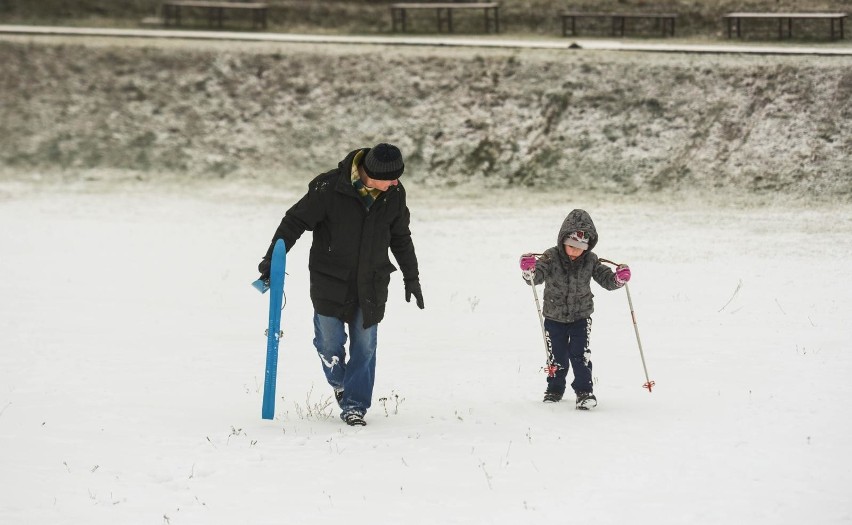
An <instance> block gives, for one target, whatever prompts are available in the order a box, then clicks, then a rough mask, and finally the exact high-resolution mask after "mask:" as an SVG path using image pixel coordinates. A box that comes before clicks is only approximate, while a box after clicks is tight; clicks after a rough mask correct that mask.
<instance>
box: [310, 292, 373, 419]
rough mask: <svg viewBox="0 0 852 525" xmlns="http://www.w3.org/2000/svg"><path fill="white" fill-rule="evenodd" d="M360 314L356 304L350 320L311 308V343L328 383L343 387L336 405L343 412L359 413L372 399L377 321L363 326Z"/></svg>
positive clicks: (362, 318) (337, 388) (364, 412)
mask: <svg viewBox="0 0 852 525" xmlns="http://www.w3.org/2000/svg"><path fill="white" fill-rule="evenodd" d="M346 324H349V337H350V338H351V341H350V343H349V359H348V360H347V359H346V349H345V345H346V330H345V326H344V325H346ZM363 324H364V316H363V313H362V312H361V309H360V308H359V309H358V311H357V312H356V313H355V319H354V320H353V321H352V322H351V323H344V322H343V321H341V320H340V319H338V318H336V317H326V316H324V315H320V314H318V313H316V312H314V346H315V347H316V349H317V353H318V354H319V356H320V360H321V361H322V370H323V372H324V373H325V378H326V380H327V381H328V384H329V385H331V386H332V387H333V388H334V389H335V390H341V389H342V390H343V400H342V401H341V402H340V408H341V409H342V410H343V414H348V413H352V412H355V413H358V414H361V415H362V416H363V415H364V414H366V413H367V409H368V408H370V405H371V404H372V401H373V383H375V380H376V332H377V328H378V325H375V324H374V325H373V326H371V327H369V328H364V327H363Z"/></svg>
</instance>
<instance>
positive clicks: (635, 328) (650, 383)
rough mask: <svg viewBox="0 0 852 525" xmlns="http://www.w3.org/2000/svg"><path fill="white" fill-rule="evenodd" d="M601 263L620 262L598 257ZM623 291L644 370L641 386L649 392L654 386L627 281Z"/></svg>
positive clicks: (616, 265) (614, 264)
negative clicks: (649, 376)
mask: <svg viewBox="0 0 852 525" xmlns="http://www.w3.org/2000/svg"><path fill="white" fill-rule="evenodd" d="M600 261H601V262H602V263H607V264H611V265H613V266H615V267H616V268H617V267H619V266H621V265H620V264H617V263H614V262H612V261H610V260H608V259H603V258H602V259H600ZM624 291H626V292H627V305H628V306H629V307H630V318H631V319H633V331H634V332H635V333H636V343H637V344H638V345H639V357H640V358H641V359H642V369H643V370H644V371H645V384H644V385H642V388H647V389H648V393H651V391H652V389H653V388H654V385H655V384H656V383H654V382H653V381H651V380H650V379H649V378H648V367H647V366H646V365H645V352H643V351H642V339H640V338H639V325H638V324H637V323H636V312H635V311H634V310H633V299H632V298H631V297H630V287H629V286H628V285H627V283H624Z"/></svg>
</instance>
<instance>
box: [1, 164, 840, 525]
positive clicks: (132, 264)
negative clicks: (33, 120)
mask: <svg viewBox="0 0 852 525" xmlns="http://www.w3.org/2000/svg"><path fill="white" fill-rule="evenodd" d="M306 182H307V181H306V180H305V181H299V182H298V185H296V184H294V185H292V187H289V188H283V189H277V190H275V191H274V192H272V193H271V194H269V193H267V194H264V192H263V188H260V187H251V185H249V184H229V185H225V184H213V185H211V186H208V187H206V188H200V187H191V186H178V185H167V186H161V187H159V188H152V187H151V186H150V184H143V183H138V184H137V183H132V182H128V183H124V184H121V185H118V186H115V187H110V188H105V187H97V188H95V189H86V188H85V187H83V186H81V185H80V184H72V183H68V184H50V183H36V184H34V185H33V184H29V183H27V184H20V183H19V184H11V183H8V184H4V185H3V186H2V187H0V223H2V225H3V227H2V229H0V247H1V248H0V254H2V255H1V256H0V297H2V300H0V523H3V524H28V525H29V524H36V525H39V524H64V523H68V524H83V523H85V524H89V525H91V524H110V525H113V524H136V523H139V524H142V523H156V524H159V523H167V524H171V525H177V524H182V523H193V524H219V523H222V524H235V523H251V524H266V523H292V524H308V523H370V524H377V523H388V524H390V523H413V524H452V523H464V524H467V523H477V524H478V523H494V524H512V525H515V524H526V523H537V524H540V523H544V522H551V521H554V520H556V521H558V522H565V523H594V524H618V525H622V524H626V523H631V524H655V525H656V524H685V523H688V524H719V523H748V524H773V525H775V524H787V523H789V524H801V523H819V524H835V523H849V522H852V497H850V490H849V487H850V486H852V448H850V446H849V435H850V431H852V410H850V408H849V400H850V399H852V381H850V376H852V353H850V351H849V350H850V343H852V329H850V324H849V320H848V316H849V314H850V312H852V293H850V289H852V288H850V285H849V282H848V280H849V279H850V277H852V262H850V260H852V207H850V206H848V205H846V206H840V205H820V206H818V207H817V206H810V207H809V206H807V205H804V204H793V205H780V204H775V205H772V204H770V205H760V206H748V207H746V208H745V209H742V210H738V209H737V208H736V207H734V206H724V205H717V204H713V203H707V202H704V201H703V200H702V199H700V198H684V199H670V198H663V197H658V198H652V197H642V198H640V199H636V200H633V199H630V198H627V197H620V198H618V199H617V200H611V199H605V198H601V197H598V196H592V197H587V196H584V195H581V194H567V193H566V194H558V195H553V194H551V195H541V194H534V193H526V192H508V191H505V192H495V191H491V190H488V191H487V192H486V191H483V192H482V194H480V195H476V192H471V191H468V192H467V193H468V194H467V195H466V198H465V196H463V195H461V194H460V193H465V192H460V193H455V192H450V191H449V190H447V189H441V190H439V189H435V188H432V189H428V190H427V189H425V188H419V187H416V186H411V187H409V196H410V206H411V208H412V214H413V223H412V230H413V232H414V239H415V244H416V247H417V250H418V255H419V259H420V264H421V273H422V284H423V290H424V296H425V301H426V310H424V311H420V310H418V309H417V308H416V307H415V306H414V305H413V304H406V303H405V302H404V300H403V291H402V285H401V282H400V277H399V274H398V273H397V274H394V280H393V281H392V283H391V302H390V304H389V308H388V315H387V317H386V319H385V321H384V322H383V323H382V324H381V325H380V328H379V353H378V359H379V362H378V378H377V383H376V391H375V397H374V407H373V409H372V410H371V411H370V412H369V413H368V416H367V421H368V423H369V425H368V426H367V427H364V428H350V427H347V426H346V425H345V424H344V423H342V422H341V421H340V420H339V418H338V417H337V412H336V411H335V410H332V409H331V408H328V409H326V410H323V409H322V406H323V405H328V404H329V402H330V400H329V397H330V394H331V391H330V389H329V388H328V386H327V385H326V384H325V383H324V380H323V377H322V372H321V368H320V363H319V360H318V359H317V357H316V354H315V352H314V350H313V347H312V345H311V339H312V327H311V323H310V317H311V313H312V312H311V308H310V303H309V300H308V290H307V268H306V261H307V253H308V247H309V243H310V237H309V236H305V237H303V239H302V240H301V242H300V243H299V244H297V245H296V247H295V248H294V250H293V251H292V252H291V253H290V257H289V261H288V270H289V275H288V278H287V305H286V307H285V309H284V315H283V328H284V331H285V336H284V339H283V343H282V348H281V354H280V360H279V376H278V394H279V398H278V402H277V406H276V418H275V420H273V421H264V420H262V419H261V418H260V408H261V395H262V377H263V367H264V359H265V344H266V342H265V338H264V335H263V331H264V328H265V322H266V321H265V319H266V308H267V302H266V300H267V297H266V296H261V295H259V294H258V293H257V292H256V291H254V290H253V289H252V288H251V287H250V286H249V282H250V281H251V280H253V279H254V278H255V277H256V272H255V267H256V264H257V262H258V259H259V257H260V256H261V255H262V254H263V252H264V250H265V248H266V246H267V242H268V240H269V237H270V235H271V234H272V232H273V231H274V229H275V227H276V225H277V223H278V221H279V219H280V217H281V215H282V214H283V212H284V211H285V210H286V208H287V207H289V205H290V204H291V203H292V202H294V201H295V199H296V198H297V197H298V196H299V195H300V194H301V192H302V191H303V189H304V187H305V184H306ZM94 184H96V185H97V184H100V183H94ZM439 193H440V194H439ZM575 207H582V208H585V209H586V210H588V211H589V212H590V213H591V214H592V217H593V218H594V219H595V221H596V224H597V227H598V231H599V232H600V234H601V242H600V243H599V245H598V247H597V249H596V252H597V253H598V254H599V255H601V256H603V257H606V258H609V259H613V260H616V261H619V262H627V263H629V264H630V265H631V267H632V269H633V276H634V278H633V280H632V281H631V283H630V284H631V293H632V296H633V301H634V306H635V309H636V314H637V319H638V323H639V331H640V334H641V336H642V342H643V345H644V349H645V357H646V360H647V365H648V370H649V373H650V376H651V379H653V380H655V381H656V388H655V389H654V391H653V393H650V394H649V393H648V392H647V391H646V390H644V389H643V388H642V384H643V383H644V382H645V377H644V373H643V370H642V363H641V361H640V358H639V352H638V348H637V344H636V339H635V336H634V332H633V325H632V323H631V320H630V314H629V309H628V306H627V299H626V296H625V293H624V292H623V291H616V292H606V291H604V290H603V289H600V288H597V290H599V292H597V297H596V307H597V311H596V313H595V315H594V329H593V332H592V351H593V362H594V366H595V372H594V375H595V378H596V393H597V396H598V399H599V403H600V404H599V406H598V408H597V409H595V410H594V411H591V412H579V411H576V410H574V407H573V404H572V403H570V402H569V403H565V402H563V403H559V404H548V405H545V404H543V403H542V402H541V394H542V393H543V391H544V387H545V379H544V374H543V373H542V372H541V366H542V365H543V363H544V350H543V347H542V343H541V334H540V331H539V326H538V321H537V318H536V312H535V306H534V302H533V297H532V294H531V291H530V288H528V287H527V286H525V285H524V284H523V283H522V281H521V278H520V276H519V271H518V269H517V260H518V256H519V254H521V253H522V252H525V251H540V250H543V249H545V248H547V247H549V246H551V245H552V244H553V243H554V242H555V237H556V233H557V229H558V227H559V225H560V223H561V220H562V219H563V217H564V216H565V215H566V214H567V213H568V211H570V210H571V209H572V208H575ZM380 398H382V399H383V400H384V401H383V400H382V399H380Z"/></svg>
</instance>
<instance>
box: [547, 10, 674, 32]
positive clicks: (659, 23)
mask: <svg viewBox="0 0 852 525" xmlns="http://www.w3.org/2000/svg"><path fill="white" fill-rule="evenodd" d="M560 16H561V17H562V36H568V35H569V34H570V35H576V34H577V19H578V18H597V19H605V20H606V19H608V20H610V23H611V29H610V32H611V34H612V35H618V36H624V31H625V26H626V21H627V20H652V21H654V23H655V25H656V27H657V29H661V30H662V33H663V36H666V35H670V36H674V33H675V20H677V15H676V14H673V13H583V12H570V11H569V12H564V13H560ZM569 31H570V32H569Z"/></svg>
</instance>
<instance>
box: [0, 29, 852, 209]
mask: <svg viewBox="0 0 852 525" xmlns="http://www.w3.org/2000/svg"><path fill="white" fill-rule="evenodd" d="M202 47H203V48H202ZM0 63H3V66H4V75H3V78H2V80H0V117H2V118H0V165H2V166H4V167H11V168H12V169H13V170H17V171H25V172H32V171H55V170H59V169H66V170H70V171H72V172H75V173H80V172H83V173H84V174H85V176H91V172H92V171H98V170H133V171H135V172H136V173H137V174H138V176H139V177H141V178H145V179H155V180H156V179H158V178H159V177H160V175H161V174H162V173H177V174H188V175H191V176H193V177H197V178H205V179H210V178H227V179H239V178H244V177H252V178H256V179H263V180H267V181H272V180H277V179H278V177H280V176H281V174H282V173H298V174H304V173H316V172H318V171H319V170H324V169H327V168H328V166H329V162H333V161H335V160H338V158H339V156H340V155H341V151H348V149H349V148H354V147H358V146H361V145H367V144H374V143H376V142H378V141H379V140H387V141H390V142H394V143H395V144H398V145H399V146H400V148H401V149H402V151H403V152H404V153H405V154H406V159H407V166H408V173H407V175H408V176H409V177H410V179H409V180H417V181H422V182H424V183H426V184H433V185H442V186H443V185H446V184H461V183H464V182H467V181H471V180H473V181H478V182H481V183H484V184H486V185H488V186H491V187H506V186H508V185H525V186H526V185H529V186H543V187H554V186H555V187H559V188H567V189H570V190H572V191H588V190H606V191H610V192H613V193H619V194H631V193H634V192H638V193H645V192H652V191H657V190H661V189H670V188H677V189H690V190H691V189H694V188H704V189H707V190H713V191H715V190H717V189H719V188H730V189H733V190H735V191H739V192H756V193H764V194H776V193H778V192H783V193H786V194H789V195H795V196H807V197H809V198H813V197H817V196H819V197H821V198H824V199H826V200H835V199H836V200H845V201H847V202H848V200H849V197H850V195H852V177H850V176H849V174H850V165H852V154H850V152H852V138H850V137H852V67H851V66H852V57H849V56H846V57H842V56H839V57H783V56H739V55H700V56H695V55H685V54H684V55H673V54H665V53H624V52H622V53H619V52H611V51H583V52H572V51H566V50H558V51H554V50H530V49H527V50H507V49H502V50H501V49H476V48H471V49H444V48H435V47H419V48H413V47H406V48H402V47H394V46H368V45H330V44H329V45H314V44H293V43H289V44H288V43H248V42H209V43H204V44H200V43H198V42H186V41H174V40H169V41H152V40H141V41H140V40H132V39H109V38H89V39H85V38H80V39H73V38H71V37H64V38H63V37H15V36H4V37H3V41H0Z"/></svg>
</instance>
